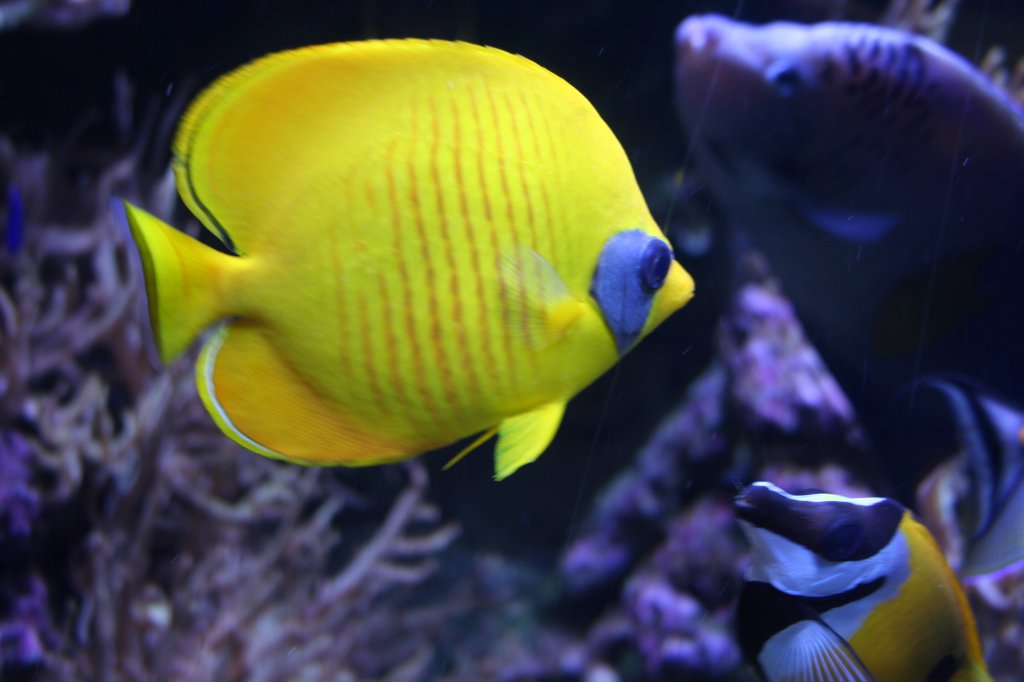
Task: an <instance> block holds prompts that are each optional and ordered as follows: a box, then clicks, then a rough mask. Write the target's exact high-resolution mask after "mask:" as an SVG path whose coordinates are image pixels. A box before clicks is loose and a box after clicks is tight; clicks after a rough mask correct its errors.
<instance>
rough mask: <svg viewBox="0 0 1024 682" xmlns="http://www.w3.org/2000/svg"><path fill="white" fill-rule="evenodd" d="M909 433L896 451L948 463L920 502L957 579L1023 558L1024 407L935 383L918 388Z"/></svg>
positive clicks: (947, 380) (959, 382)
mask: <svg viewBox="0 0 1024 682" xmlns="http://www.w3.org/2000/svg"><path fill="white" fill-rule="evenodd" d="M906 433H907V440H906V442H904V443H901V444H900V446H899V447H900V449H902V450H904V451H913V452H916V453H925V455H926V456H927V457H928V458H929V459H932V460H936V459H938V460H945V464H943V465H941V466H939V467H937V468H936V469H935V470H934V471H932V472H931V473H930V474H929V475H928V476H927V477H926V478H925V480H924V481H922V483H921V485H920V486H919V488H918V496H917V497H918V499H917V502H918V509H919V510H920V513H921V515H922V516H923V518H924V520H925V522H926V523H928V526H929V527H930V528H932V529H935V532H936V533H939V534H941V535H942V540H943V542H942V545H943V547H944V548H946V553H947V556H948V557H950V561H951V563H952V564H953V565H954V567H956V568H957V570H958V571H959V572H960V574H961V575H976V574H984V573H992V572H995V571H998V570H1000V569H1002V568H1005V567H1007V566H1009V565H1010V564H1013V563H1015V562H1019V561H1021V560H1022V559H1024V410H1022V409H1021V407H1020V406H1019V405H1017V404H1014V403H1013V402H1011V401H1009V400H1007V399H1006V398H1003V397H1001V396H997V395H994V394H992V393H991V392H989V391H986V390H985V389H983V388H980V387H978V386H976V385H974V384H972V383H971V382H970V381H968V380H965V379H957V378H954V377H943V378H935V379H931V380H929V381H926V382H923V383H922V384H921V386H920V387H919V397H918V402H917V405H916V407H915V410H914V420H913V421H912V423H911V424H909V425H908V429H907V430H906ZM933 453H934V454H933Z"/></svg>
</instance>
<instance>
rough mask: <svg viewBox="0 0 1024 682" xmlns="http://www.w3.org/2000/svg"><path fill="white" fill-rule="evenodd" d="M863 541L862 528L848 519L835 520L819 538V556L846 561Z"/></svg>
mask: <svg viewBox="0 0 1024 682" xmlns="http://www.w3.org/2000/svg"><path fill="white" fill-rule="evenodd" d="M863 541H864V530H863V529H862V528H861V526H860V524H859V523H857V522H856V521H851V520H850V519H839V520H837V521H835V522H834V523H833V524H832V525H831V526H830V527H829V529H828V530H827V531H825V536H824V537H823V538H822V540H821V549H820V552H819V553H820V554H821V556H823V557H825V558H826V559H828V560H829V561H846V560H847V559H849V558H850V557H852V556H854V555H855V554H857V553H858V551H859V550H860V546H861V543H862V542H863Z"/></svg>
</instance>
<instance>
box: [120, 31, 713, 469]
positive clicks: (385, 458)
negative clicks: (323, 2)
mask: <svg viewBox="0 0 1024 682" xmlns="http://www.w3.org/2000/svg"><path fill="white" fill-rule="evenodd" d="M173 151H174V160H173V164H174V170H175V176H176V180H177V186H178V191H179V193H180V194H181V195H182V197H183V198H184V200H185V203H186V204H187V205H188V207H189V208H190V209H191V210H192V212H193V213H195V214H196V216H198V217H199V219H200V220H201V221H202V222H203V224H204V225H205V226H206V227H207V228H208V229H209V230H210V231H211V232H212V233H213V234H215V235H216V236H217V237H218V238H219V239H220V241H221V242H223V244H224V246H225V247H226V249H227V250H228V251H230V252H231V253H230V254H225V253H222V252H219V251H215V250H213V249H210V248H208V247H206V246H204V245H202V244H200V243H199V242H198V241H196V240H194V239H192V238H190V237H188V236H186V235H185V234H183V233H181V232H179V231H176V230H174V229H173V228H171V227H169V226H167V225H166V224H164V223H163V222H161V221H160V220H158V219H157V218H155V217H153V216H152V215H150V214H148V213H146V212H144V211H142V210H141V209H139V208H136V207H134V206H131V205H128V204H126V211H127V217H128V222H129V225H130V227H131V229H132V232H133V235H134V237H135V241H136V242H137V244H138V245H139V249H140V252H141V254H142V261H143V266H144V271H145V277H146V288H147V293H148V296H149V308H150V319H151V324H152V326H153V328H154V336H155V338H156V342H157V346H158V348H159V351H160V354H161V357H162V358H163V359H164V360H165V361H169V360H171V359H173V358H174V357H176V356H178V355H179V354H181V353H182V352H183V351H184V350H185V349H187V348H188V346H189V345H190V344H191V343H192V341H193V340H194V339H195V338H196V337H197V336H198V335H199V334H200V333H201V332H202V331H203V330H204V329H206V328H208V327H211V326H213V325H218V326H217V331H216V332H215V333H214V334H212V335H211V336H210V337H209V339H208V340H207V341H206V342H205V345H204V346H203V349H202V352H201V354H200V357H199V361H198V363H197V368H196V380H197V384H198V387H199V392H200V395H201V397H202V399H203V402H204V403H205V405H206V407H207V409H208V410H209V412H210V414H211V415H212V416H213V418H214V420H215V421H216V422H217V424H218V426H220V428H221V429H222V430H223V431H224V433H225V434H227V435H228V436H229V437H231V438H232V439H234V440H235V441H237V442H238V443H240V444H241V445H243V446H245V447H246V448H249V449H250V450H253V451H255V452H257V453H260V454H262V455H266V456H269V457H274V458H280V459H285V460H289V461H293V462H298V463H302V464H314V465H335V464H342V465H347V466H363V465H371V464H380V463H384V462H392V461H397V460H401V459H405V458H408V457H411V456H413V455H415V454H418V453H421V452H424V451H427V450H430V449H433V448H436V447H439V446H442V445H446V444H448V443H451V442H454V441H456V440H458V439H460V438H463V437H466V436H470V435H472V434H474V433H478V432H481V431H484V432H486V433H485V435H488V434H490V433H493V432H494V431H497V433H498V445H497V450H496V455H495V456H496V463H495V466H496V477H497V478H504V477H505V476H507V475H509V474H510V473H512V472H513V471H514V470H515V469H517V468H518V467H519V466H522V465H523V464H526V463H529V462H531V461H533V460H534V459H536V458H537V457H538V456H539V455H540V454H541V453H542V452H543V451H544V449H545V448H546V447H547V446H548V444H549V443H550V441H551V439H552V438H553V437H554V434H555V432H556V431H557V429H558V425H559V423H560V421H561V417H562V414H563V411H564V409H565V404H566V402H567V401H568V400H569V399H570V398H571V397H572V396H573V395H575V394H576V393H578V392H579V391H580V390H582V389H583V388H584V387H586V386H587V385H588V384H590V383H591V382H592V381H593V380H594V379H596V378H597V377H598V376H599V375H600V374H602V373H603V372H604V371H606V370H607V369H608V368H609V367H611V366H612V365H613V364H614V363H615V362H616V360H617V359H618V358H619V356H620V355H621V354H622V353H624V352H625V351H626V350H628V349H629V348H630V347H631V346H632V345H633V344H634V343H635V342H636V341H637V340H638V339H639V338H641V337H642V336H644V335H646V334H647V333H649V332H650V331H651V330H652V329H653V328H654V327H656V326H657V325H658V324H660V323H661V322H662V321H663V320H664V319H665V318H666V317H667V316H668V315H670V314H671V313H672V312H674V311H675V310H677V309H678V308H680V307H681V306H683V305H684V304H685V303H686V302H687V301H688V300H689V298H690V297H691V296H692V292H693V281H692V280H691V278H690V277H689V275H688V274H687V273H686V272H685V271H684V270H683V269H682V267H680V266H679V264H678V263H676V262H675V261H674V260H673V259H672V256H671V251H670V250H669V248H668V246H667V242H666V241H665V239H664V236H663V235H662V233H661V232H660V230H659V229H658V227H657V225H656V224H655V222H654V221H653V219H652V218H651V216H650V213H649V211H648V210H647V208H646V205H645V203H644V200H643V197H642V196H641V193H640V190H639V188H638V187H637V184H636V181H635V179H634V177H633V173H632V169H631V168H630V165H629V162H628V160H627V159H626V156H625V154H624V152H623V150H622V148H621V146H620V145H619V143H618V141H617V140H616V138H615V136H614V135H613V133H612V132H611V130H609V128H608V127H607V125H606V124H605V123H604V122H603V121H602V120H601V118H600V116H599V115H598V114H597V112H596V111H595V110H594V109H593V107H592V106H591V105H590V103H589V102H587V100H586V99H585V98H584V97H583V96H582V95H581V94H580V93H579V92H577V91H576V90H575V89H574V88H573V87H572V86H570V85H569V84H568V83H566V82H565V81H564V80H562V79H560V78H559V77H557V76H555V75H554V74H552V73H551V72H549V71H547V70H545V69H543V68H542V67H540V66H538V65H536V64H535V63H533V62H531V61H529V60H527V59H525V58H523V57H518V56H514V55H511V54H508V53H505V52H502V51H500V50H496V49H491V48H484V47H480V46H476V45H471V44H467V43H449V42H443V41H423V40H397V41H367V42H356V43H338V44H331V45H323V46H318V47H310V48H304V49H298V50H294V51H289V52H282V53H278V54H273V55H269V56H267V57H264V58H262V59H259V60H257V61H255V62H253V63H251V64H249V65H247V66H244V67H242V68H240V69H238V70H237V71H235V72H233V73H230V74H228V75H226V76H224V77H222V78H221V79H220V80H219V81H217V82H216V83H214V84H213V85H212V86H211V87H209V88H208V89H207V90H206V91H204V92H203V93H201V95H200V96H199V97H198V98H197V100H196V101H195V102H194V103H193V104H192V105H191V107H190V109H189V110H188V112H187V113H186V115H185V116H184V118H183V120H182V123H181V126H180V128H179V131H178V133H177V136H176V139H175V143H174V150H173ZM232 254H233V255H232ZM481 440H483V439H481Z"/></svg>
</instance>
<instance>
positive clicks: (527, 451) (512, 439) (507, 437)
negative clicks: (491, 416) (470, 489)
mask: <svg viewBox="0 0 1024 682" xmlns="http://www.w3.org/2000/svg"><path fill="white" fill-rule="evenodd" d="M563 414H565V403H564V402H557V403H548V404H547V405H544V406H542V407H540V408H538V409H536V410H533V411H531V412H525V413H523V414H519V415H516V416H514V417H509V418H508V419H506V420H504V421H503V422H501V425H500V426H499V427H498V445H497V447H496V448H495V451H494V479H495V480H496V481H500V480H502V479H503V478H508V477H509V476H511V475H512V474H513V473H515V471H516V470H517V469H519V467H521V466H524V465H526V464H529V463H530V462H532V461H534V460H535V459H537V458H538V457H540V456H541V454H542V453H543V452H544V450H546V449H547V447H548V445H550V444H551V440H552V439H553V438H554V437H555V433H557V432H558V426H559V425H560V424H561V423H562V415H563Z"/></svg>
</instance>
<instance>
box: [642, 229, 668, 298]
mask: <svg viewBox="0 0 1024 682" xmlns="http://www.w3.org/2000/svg"><path fill="white" fill-rule="evenodd" d="M671 265H672V250H671V249H670V248H668V244H666V243H665V242H663V241H661V240H660V239H654V238H652V239H651V240H650V241H649V242H647V245H646V246H644V250H643V253H641V254H640V282H641V283H642V284H643V286H644V289H646V290H647V291H657V290H658V289H660V288H661V285H662V284H664V283H665V276H666V275H668V269H669V267H671Z"/></svg>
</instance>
